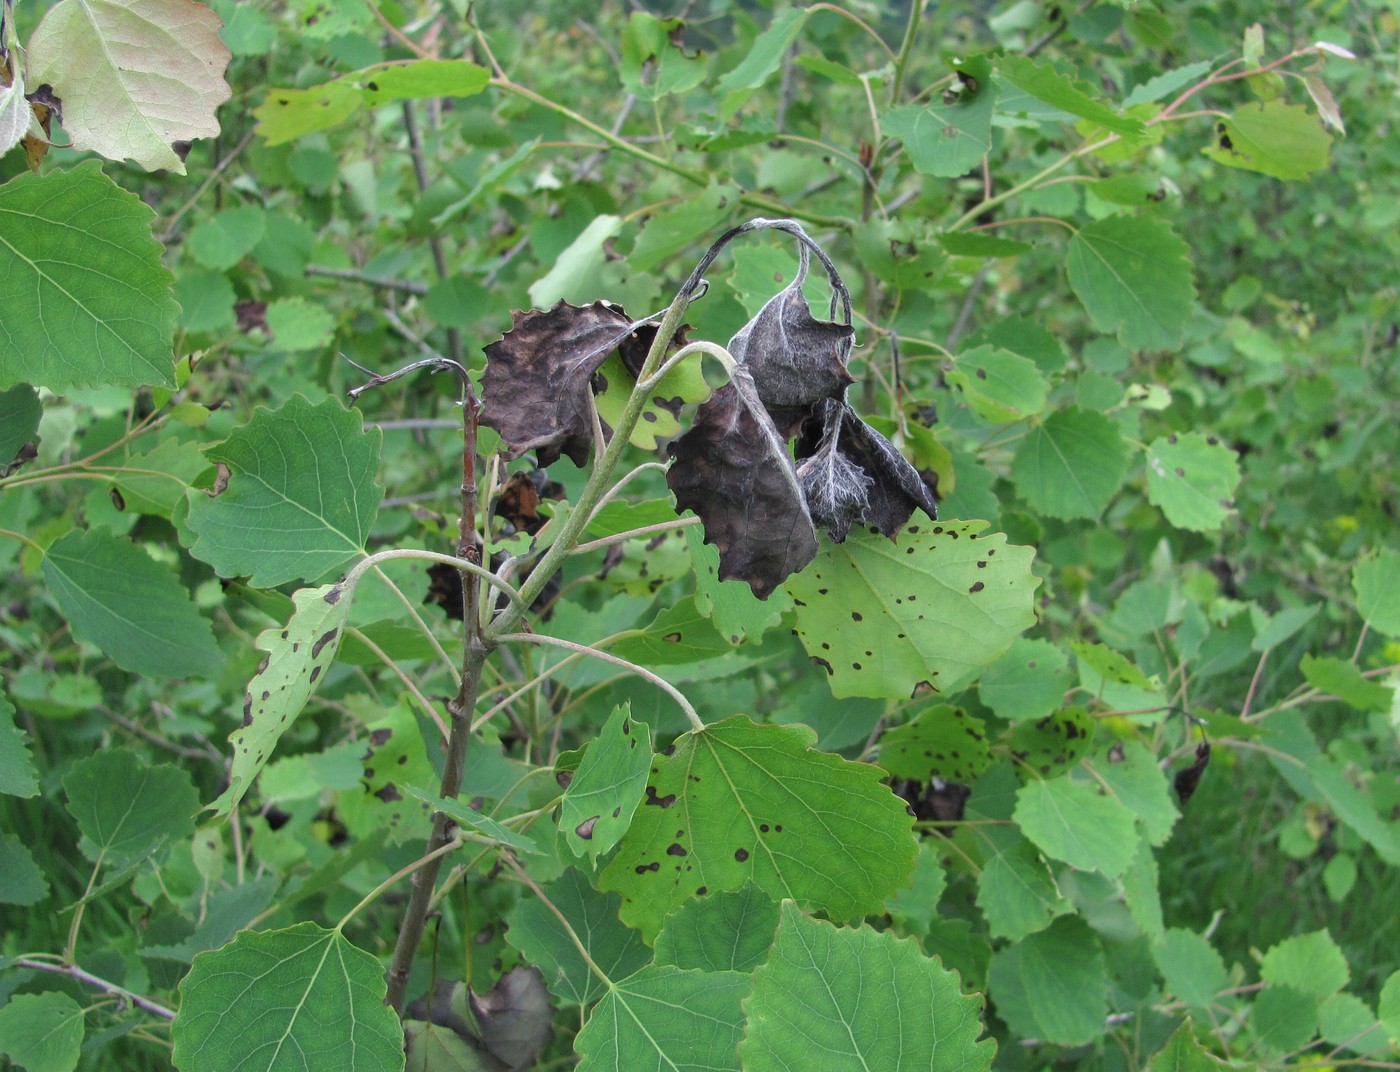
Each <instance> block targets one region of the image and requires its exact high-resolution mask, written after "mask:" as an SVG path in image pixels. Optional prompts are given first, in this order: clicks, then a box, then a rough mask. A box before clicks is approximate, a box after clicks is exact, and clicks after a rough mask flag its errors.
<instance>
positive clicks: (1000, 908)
mask: <svg viewBox="0 0 1400 1072" xmlns="http://www.w3.org/2000/svg"><path fill="white" fill-rule="evenodd" d="M977 833H978V836H979V837H980V838H981V840H982V841H983V842H984V843H985V849H986V857H985V859H984V860H983V863H982V870H981V872H980V873H979V874H978V876H977V907H978V908H980V909H981V910H982V914H983V915H984V916H985V917H986V918H987V926H988V928H989V929H990V931H991V934H992V936H993V937H995V938H1010V939H1011V940H1012V941H1019V940H1021V939H1022V938H1024V937H1026V935H1028V934H1034V933H1035V932H1036V931H1043V930H1044V929H1045V928H1046V927H1048V926H1049V925H1050V924H1051V923H1052V922H1053V921H1054V919H1055V917H1056V916H1062V915H1064V914H1065V913H1066V912H1071V911H1073V907H1072V906H1071V905H1070V903H1069V901H1067V900H1065V898H1064V896H1063V895H1062V894H1061V893H1060V888H1059V886H1058V885H1057V884H1056V883H1055V877H1054V876H1053V875H1052V874H1051V873H1050V869H1049V868H1048V867H1047V866H1046V865H1045V861H1044V860H1042V859H1041V858H1040V854H1039V853H1038V852H1036V850H1035V846H1033V845H1032V844H1031V843H1030V842H1029V841H1027V840H1026V839H1025V838H1024V837H1022V836H1021V834H1020V833H1019V832H1017V831H1016V830H1012V829H1008V828H1004V827H979V828H978V831H977Z"/></svg>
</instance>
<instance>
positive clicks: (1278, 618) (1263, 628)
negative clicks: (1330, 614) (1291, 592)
mask: <svg viewBox="0 0 1400 1072" xmlns="http://www.w3.org/2000/svg"><path fill="white" fill-rule="evenodd" d="M1320 610H1322V604H1321V603H1314V604H1313V605H1312V606H1309V607H1287V608H1285V609H1284V610H1281V611H1279V612H1278V613H1277V614H1275V615H1274V616H1273V617H1271V618H1270V617H1268V616H1267V615H1264V614H1263V612H1260V613H1259V614H1258V615H1255V613H1254V611H1255V608H1253V607H1251V608H1250V614H1251V616H1253V618H1254V627H1255V632H1254V639H1253V640H1252V641H1250V643H1249V646H1250V648H1251V650H1253V651H1258V652H1265V651H1268V650H1270V649H1271V648H1276V647H1278V646H1279V645H1280V644H1282V643H1283V642H1284V641H1285V640H1287V639H1289V638H1290V637H1292V636H1293V635H1294V634H1295V633H1297V632H1298V630H1300V629H1302V628H1303V626H1305V625H1307V624H1308V623H1309V622H1310V621H1312V620H1313V619H1314V618H1316V617H1317V614H1318V612H1319V611H1320ZM1261 618H1262V619H1263V624H1262V625H1261V624H1260V619H1261Z"/></svg>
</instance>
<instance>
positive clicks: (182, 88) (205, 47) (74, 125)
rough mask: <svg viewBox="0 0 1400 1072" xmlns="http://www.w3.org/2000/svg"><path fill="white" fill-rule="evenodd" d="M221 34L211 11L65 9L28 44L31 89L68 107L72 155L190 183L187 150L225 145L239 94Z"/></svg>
mask: <svg viewBox="0 0 1400 1072" xmlns="http://www.w3.org/2000/svg"><path fill="white" fill-rule="evenodd" d="M220 25H221V24H220V22H219V18H218V16H216V15H215V14H214V13H213V12H212V11H210V10H209V9H208V8H207V7H205V6H204V5H203V4H195V5H189V6H186V5H175V6H172V5H167V4H142V5H133V4H131V3H127V2H124V0H62V2H61V3H58V4H55V5H54V6H53V7H52V8H50V9H49V11H48V14H47V15H45V16H44V21H43V22H41V23H40V24H39V27H38V29H36V30H35V31H34V33H33V35H32V36H31V37H30V39H29V42H28V45H29V48H28V52H29V79H30V82H31V83H32V84H34V85H36V86H37V85H40V84H42V83H45V82H47V83H48V84H49V85H51V86H52V87H53V93H54V95H55V96H56V97H58V98H59V99H60V100H61V101H63V130H64V132H65V133H66V134H67V135H68V137H69V138H70V139H71V142H72V145H73V148H75V149H90V150H92V151H93V152H97V153H101V154H102V155H103V156H105V157H107V158H108V159H109V160H123V159H128V158H129V159H131V160H135V161H136V162H137V163H138V164H140V165H141V166H142V167H143V168H145V169H146V170H147V171H156V170H158V169H161V168H164V169H166V170H167V171H173V172H175V173H176V174H177V175H183V174H184V173H185V161H184V153H183V152H181V151H180V150H181V148H182V147H183V149H184V152H188V151H189V147H188V143H189V142H191V141H193V140H195V139H196V138H212V137H215V136H217V135H218V133H219V120H218V118H217V116H216V115H215V112H216V110H217V109H218V107H219V105H221V104H223V103H224V101H226V100H228V99H229V97H230V96H231V94H232V91H231V90H230V89H229V86H228V83H227V82H225V81H224V78H223V73H224V68H225V67H227V66H228V61H229V50H228V47H227V46H226V45H225V44H224V43H223V42H222V41H221V40H219V28H220ZM176 86H178V87H179V88H178V91H176V90H175V88H174V87H176ZM181 143H184V145H183V146H182V144H181Z"/></svg>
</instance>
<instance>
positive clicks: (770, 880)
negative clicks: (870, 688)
mask: <svg viewBox="0 0 1400 1072" xmlns="http://www.w3.org/2000/svg"><path fill="white" fill-rule="evenodd" d="M815 737H816V734H815V733H814V732H813V731H812V730H810V729H808V728H807V727H806V726H800V725H799V726H773V725H768V726H760V725H757V724H755V723H753V722H751V721H750V720H749V719H747V718H745V717H743V716H735V717H733V718H729V719H726V720H724V721H723V722H719V723H716V724H714V725H711V726H707V727H705V729H704V730H701V731H694V732H691V733H687V734H685V735H684V736H683V737H681V738H679V739H678V740H677V741H676V743H675V745H674V747H673V751H672V752H671V754H670V755H668V756H664V757H658V758H657V761H656V763H655V764H653V767H652V773H651V779H650V782H649V784H648V785H647V790H646V799H645V800H644V802H643V804H642V807H641V808H640V809H639V810H638V812H637V814H636V817H635V818H634V819H633V820H632V827H631V829H629V830H628V832H627V834H626V836H625V837H624V838H623V839H622V844H621V846H620V848H619V849H618V852H617V855H616V856H615V857H614V858H613V860H612V862H611V863H610V864H609V865H608V867H607V869H606V870H605V871H604V872H603V875H602V879H601V886H602V888H604V889H610V890H617V891H619V892H621V893H622V895H623V909H622V915H623V918H624V919H626V920H627V921H628V922H630V923H632V924H634V925H635V926H637V927H639V928H640V929H641V931H642V933H643V934H644V935H646V936H647V937H648V938H653V937H654V936H655V935H656V933H657V931H659V930H660V928H661V922H662V920H663V919H664V918H665V916H666V914H667V913H668V912H669V911H670V910H671V909H672V908H674V907H676V906H677V905H680V904H682V903H684V902H685V901H688V900H690V899H691V898H692V897H697V896H704V895H705V894H706V893H711V892H718V891H720V890H737V889H739V888H741V887H742V886H743V885H744V883H745V882H748V881H750V880H751V881H753V882H754V883H755V884H756V885H757V886H758V887H759V888H760V889H762V890H763V891H764V892H765V893H767V894H768V895H769V896H771V897H774V898H781V897H792V898H795V899H798V900H800V901H801V902H803V903H806V904H809V905H811V906H812V907H813V908H816V909H820V910H822V911H825V912H826V913H827V914H828V915H829V916H831V917H832V918H833V919H837V920H846V919H853V918H856V917H859V916H862V915H865V914H866V913H867V912H876V911H879V910H880V906H881V905H882V904H883V903H884V899H885V897H886V896H887V895H888V894H889V893H890V892H891V891H892V890H895V889H898V888H899V887H900V886H901V885H903V884H904V883H906V882H908V880H909V873H910V871H911V869H912V868H913V866H914V857H915V853H916V851H917V848H916V845H915V842H914V838H913V837H912V836H911V833H910V830H911V819H910V816H909V813H908V811H907V809H906V807H905V804H904V802H903V801H902V800H900V799H899V798H898V797H896V796H895V795H894V794H893V793H891V792H890V791H889V789H888V788H887V787H886V786H884V785H883V784H881V782H880V778H881V773H882V772H881V771H880V769H879V768H878V767H873V766H868V765H866V764H862V763H851V762H848V761H847V760H844V759H841V758H840V757H839V756H834V755H828V754H825V753H821V752H814V751H812V750H811V743H812V741H813V740H814V739H815ZM838 801H839V816H840V820H839V822H837V821H833V819H834V814H833V811H832V809H833V808H836V807H838V805H837V803H836V802H838ZM818 862H819V866H818Z"/></svg>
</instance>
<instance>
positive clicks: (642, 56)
mask: <svg viewBox="0 0 1400 1072" xmlns="http://www.w3.org/2000/svg"><path fill="white" fill-rule="evenodd" d="M684 28H685V23H684V22H682V21H681V20H680V19H658V18H657V17H656V16H654V15H648V14H646V12H643V11H635V12H633V13H632V17H631V18H630V19H628V21H627V29H626V30H624V31H623V33H622V50H621V55H622V63H621V64H620V66H619V73H620V75H621V77H622V85H623V88H624V89H626V90H627V92H628V93H631V94H632V95H633V96H635V97H636V98H637V99H638V100H644V101H658V100H660V99H661V98H662V97H668V96H670V95H671V94H672V93H684V92H685V91H686V90H688V89H694V88H695V87H696V86H697V85H699V84H700V82H701V80H702V79H703V78H704V77H705V66H706V65H705V60H704V58H703V57H700V56H698V55H697V56H687V55H686V54H685V50H684V48H683V47H682V45H681V43H680V33H681V31H682V30H683V29H684Z"/></svg>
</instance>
